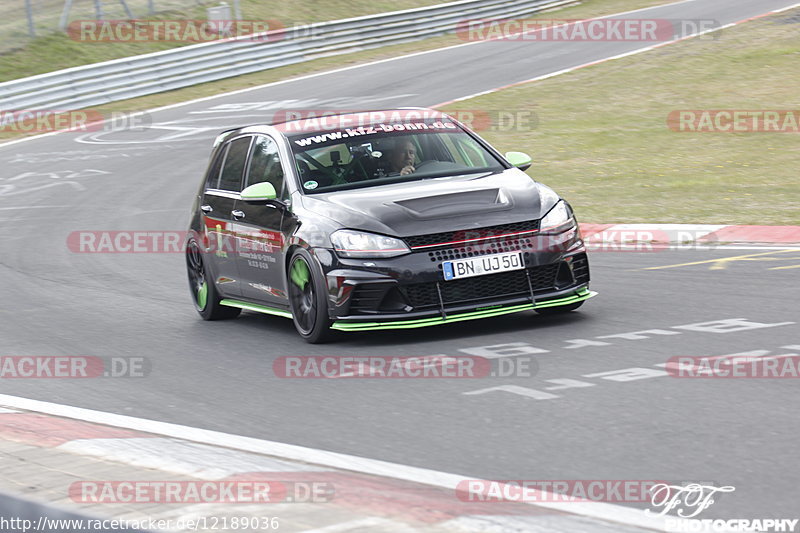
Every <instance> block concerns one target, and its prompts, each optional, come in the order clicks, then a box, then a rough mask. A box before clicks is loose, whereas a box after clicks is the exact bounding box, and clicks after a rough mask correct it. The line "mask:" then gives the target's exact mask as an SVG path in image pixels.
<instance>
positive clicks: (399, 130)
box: [287, 118, 504, 194]
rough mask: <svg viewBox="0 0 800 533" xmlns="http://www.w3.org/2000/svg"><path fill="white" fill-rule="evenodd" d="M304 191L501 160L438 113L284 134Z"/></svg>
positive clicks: (464, 169) (434, 174)
mask: <svg viewBox="0 0 800 533" xmlns="http://www.w3.org/2000/svg"><path fill="white" fill-rule="evenodd" d="M287 137H288V138H289V141H290V144H291V146H292V150H293V151H294V159H295V163H296V165H297V171H298V175H299V176H300V185H301V187H302V189H303V192H305V193H306V194H316V193H323V192H332V191H338V190H343V189H354V188H361V187H375V186H378V185H384V184H389V183H396V182H400V181H416V180H422V179H431V178H441V177H446V176H457V175H464V174H473V173H483V172H499V171H502V170H503V168H504V167H503V165H502V164H501V163H500V161H499V160H498V159H497V157H495V156H494V155H493V154H491V153H490V152H489V151H488V150H486V148H484V147H483V146H482V145H481V143H479V142H478V141H477V140H476V139H474V138H473V137H472V136H470V135H469V134H468V133H467V132H465V131H464V130H463V129H461V128H460V127H459V126H458V125H457V124H456V123H454V122H452V121H450V120H447V119H446V118H439V119H436V120H431V119H425V120H419V121H411V120H409V121H404V122H388V123H377V124H370V125H367V126H356V127H353V128H340V129H335V130H326V131H324V132H318V131H317V132H313V133H309V132H303V133H297V134H293V135H287Z"/></svg>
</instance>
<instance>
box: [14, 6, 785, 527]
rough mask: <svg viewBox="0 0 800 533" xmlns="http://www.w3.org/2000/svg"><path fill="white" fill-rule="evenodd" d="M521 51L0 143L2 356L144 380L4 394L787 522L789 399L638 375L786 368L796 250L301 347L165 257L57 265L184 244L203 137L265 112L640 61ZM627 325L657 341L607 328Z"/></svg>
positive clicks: (625, 255)
mask: <svg viewBox="0 0 800 533" xmlns="http://www.w3.org/2000/svg"><path fill="white" fill-rule="evenodd" d="M792 3H793V1H792V0H690V1H687V2H681V3H678V4H674V5H671V6H665V7H661V8H653V9H649V10H646V11H640V12H637V13H632V14H629V15H626V17H632V18H634V17H635V18H672V19H716V20H718V21H719V22H720V23H721V24H727V23H730V22H735V21H739V20H743V19H746V18H749V17H752V16H756V15H758V14H761V13H765V12H768V11H770V10H773V9H779V8H782V7H785V6H788V5H791V4H792ZM532 44H533V43H524V42H523V43H509V42H490V43H480V44H473V45H469V46H461V47H456V48H451V49H447V50H443V51H439V52H435V53H427V54H421V55H416V56H412V57H408V58H403V59H399V60H395V61H389V62H382V63H378V64H373V65H368V66H364V67H360V68H357V69H349V70H346V71H341V72H333V73H331V74H327V75H323V76H315V77H310V78H307V79H301V80H297V81H293V82H288V83H282V84H277V85H272V86H268V87H264V88H260V89H257V90H251V91H247V92H242V93H239V94H234V95H228V96H223V97H219V98H214V99H208V100H205V101H201V102H196V103H191V104H189V105H184V106H179V107H174V108H171V109H166V110H162V111H157V112H155V113H153V114H152V119H153V125H152V127H151V128H149V129H147V130H145V131H139V132H95V133H90V134H82V135H78V134H72V133H67V134H60V135H56V136H47V137H42V138H39V139H35V140H31V141H27V142H24V143H17V144H11V145H7V146H0V161H2V164H0V168H2V171H0V222H1V224H0V235H1V236H2V237H1V239H2V241H0V242H2V243H3V246H2V247H3V253H2V258H0V272H2V280H3V281H2V299H3V305H2V309H0V313H1V315H0V317H1V318H0V338H2V347H3V348H2V351H3V353H4V354H13V355H96V356H104V357H106V356H132V355H137V356H143V357H145V358H146V359H147V361H148V362H149V364H150V365H151V366H152V370H151V372H150V374H149V375H148V376H147V377H146V378H126V379H92V380H19V381H12V380H4V381H3V384H2V392H3V393H4V394H10V395H17V396H22V397H27V398H34V399H39V400H44V401H49V402H55V403H62V404H66V405H72V406H79V407H86V408H91V409H97V410H101V411H108V412H114V413H120V414H127V415H131V416H137V417H142V418H147V419H154V420H161V421H167V422H174V423H179V424H184V425H188V426H194V427H201V428H207V429H213V430H220V431H225V432H229V433H234V434H238V435H246V436H253V437H258V438H263V439H269V440H274V441H279V442H287V443H293V444H299V445H303V446H308V447H313V448H320V449H324V450H333V451H337V452H343V453H349V454H353V455H358V456H363V457H369V458H375V459H382V460H386V461H391V462H396V463H402V464H408V465H413V466H419V467H425V468H430V469H434V470H440V471H445V472H454V473H459V474H464V475H469V476H475V477H479V478H486V479H669V480H693V481H701V480H702V481H713V482H715V483H718V484H724V485H733V486H735V487H736V492H735V493H734V494H735V497H734V495H726V496H723V497H722V498H720V500H719V502H718V503H717V504H715V505H714V506H713V507H712V508H710V509H709V510H708V511H707V512H706V513H705V514H704V516H703V517H704V518H715V517H723V518H735V517H758V518H762V517H790V516H792V515H791V513H792V512H793V511H796V509H797V503H796V502H797V501H798V500H800V489H799V488H798V487H797V485H796V483H795V480H796V479H798V478H800V464H798V462H797V461H796V455H795V451H796V442H797V438H798V435H800V432H798V430H797V424H796V422H797V416H796V406H797V405H798V402H800V393H799V392H798V391H797V388H796V386H795V383H794V382H793V381H792V380H734V379H731V380H702V379H678V378H674V377H669V376H665V372H664V371H663V367H659V366H657V365H660V364H662V365H663V364H664V363H666V362H667V360H668V359H669V358H670V357H674V356H680V355H691V356H703V355H723V354H732V353H740V352H750V351H754V350H766V351H769V352H770V353H772V354H776V353H778V354H779V353H787V352H791V351H794V352H800V334H799V333H798V331H799V329H800V328H798V325H797V324H798V323H800V310H799V309H800V307H799V306H798V304H797V302H798V301H800V286H798V284H797V272H798V271H797V269H775V268H774V267H776V266H791V265H798V264H800V250H797V251H796V252H783V253H778V250H763V252H773V251H774V252H775V253H769V254H766V255H759V256H756V257H742V258H741V259H737V260H731V261H725V262H719V261H716V262H715V261H713V260H717V259H721V258H731V257H740V256H749V255H752V254H758V253H761V252H762V251H759V250H740V249H728V248H719V249H716V250H684V251H653V252H619V251H616V252H596V253H594V254H592V255H590V262H591V264H592V277H593V284H592V288H593V289H594V290H596V291H598V292H599V293H600V296H599V297H597V298H595V299H593V300H590V301H589V302H587V303H586V304H585V305H584V307H583V308H582V309H581V311H580V312H576V313H573V314H572V315H570V316H565V317H540V316H537V315H535V314H533V313H531V314H527V313H524V314H517V315H508V316H505V317H499V318H494V319H489V320H485V321H479V322H468V323H462V324H454V325H451V326H447V327H439V328H427V329H422V330H412V331H409V332H403V331H400V332H396V333H395V332H376V333H360V334H347V335H343V336H342V337H341V340H340V341H339V342H338V343H335V344H329V345H318V346H310V345H307V344H305V343H303V342H302V341H301V339H300V338H299V337H298V336H297V335H296V333H295V331H294V329H293V326H292V323H291V321H289V320H286V319H282V318H273V317H268V316H264V315H257V314H251V313H245V314H243V315H242V317H240V318H239V319H238V320H234V321H227V322H215V323H207V322H203V321H201V320H200V318H199V317H198V316H197V314H196V312H195V311H194V309H193V308H192V305H191V300H190V296H189V293H188V289H187V283H186V274H185V268H184V258H183V256H182V254H180V253H176V254H81V253H73V252H71V251H70V250H69V249H68V248H67V245H66V241H67V236H68V234H70V233H71V232H73V231H79V230H153V231H155V230H159V231H170V230H185V229H186V227H187V224H188V218H189V208H190V204H191V201H192V196H193V194H194V193H195V191H196V189H197V186H198V183H199V179H200V175H201V173H202V172H203V170H204V169H205V166H206V163H207V157H208V153H209V148H210V143H211V140H212V139H213V137H214V135H215V134H216V133H217V132H219V131H221V130H222V129H224V128H227V127H233V126H238V125H242V124H244V123H254V122H258V121H260V120H265V119H267V120H268V119H269V117H270V116H271V114H272V113H273V112H274V111H275V110H278V109H284V108H286V107H297V108H343V109H348V108H355V107H357V108H385V107H393V106H399V105H421V106H428V105H435V104H438V103H441V102H444V101H448V100H451V99H455V98H458V97H462V96H466V95H469V94H473V93H477V92H480V91H484V90H488V89H491V88H493V87H496V86H500V85H505V84H509V83H513V82H516V81H521V80H526V79H530V78H534V77H537V76H541V75H544V74H547V73H550V72H554V71H558V70H562V69H565V68H569V67H572V66H577V65H581V64H584V63H588V62H591V61H595V60H598V59H602V58H604V57H609V56H614V55H618V54H621V53H625V52H627V51H631V50H635V49H636V48H640V47H641V43H638V44H637V43H630V42H628V43H626V42H608V43H601V44H597V43H594V44H591V45H585V44H582V43H535V45H536V46H537V48H536V53H535V54H532V53H531V52H530V50H531V45H532ZM498 54H502V57H503V58H504V62H499V61H496V59H493V58H496V57H498ZM287 100H292V101H291V102H287ZM502 148H505V149H509V150H511V149H513V148H514V147H502ZM534 157H535V156H534ZM538 178H539V179H540V180H541V181H543V182H544V183H548V181H547V179H546V177H538ZM548 184H549V185H551V186H553V187H554V188H555V189H556V190H558V184H557V183H548ZM592 222H595V221H592ZM597 222H599V221H597ZM687 222H693V221H687ZM698 261H705V262H702V263H700V264H691V265H685V263H695V262H698ZM651 267H668V268H656V269H653V268H651ZM734 319H736V320H734ZM719 321H723V322H719ZM709 322H715V323H714V324H708V323H709ZM644 330H655V331H650V332H649V333H641V334H638V335H626V334H630V333H631V332H641V331H644ZM588 341H591V342H588ZM509 343H517V345H518V349H524V350H527V351H528V352H530V353H532V354H534V355H535V359H536V361H537V363H538V372H537V374H536V375H535V376H534V377H530V378H499V377H495V378H486V379H478V380H475V379H473V380H463V379H452V380H296V379H295V380H289V379H278V378H275V377H274V375H273V372H272V363H273V361H274V360H275V359H276V358H277V357H280V356H285V355H431V354H449V355H464V354H469V353H475V354H480V353H483V352H480V351H476V349H477V348H480V347H487V346H494V345H499V344H509ZM519 346H521V347H522V348H519ZM792 347H794V348H792ZM632 368H635V369H640V370H636V371H631V370H630V369H632ZM641 369H644V370H641ZM623 370H625V371H626V372H620V371H623ZM634 374H635V379H634V378H632V377H631V376H632V375H634ZM553 380H558V381H553ZM564 380H570V381H564ZM509 385H514V386H517V387H521V389H520V388H516V389H515V388H509V387H506V386H509ZM495 387H506V388H505V389H493V388H495ZM488 389H493V390H488ZM523 391H528V392H527V393H524V392H523ZM531 391H533V392H531Z"/></svg>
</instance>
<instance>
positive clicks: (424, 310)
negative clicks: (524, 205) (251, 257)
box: [314, 237, 596, 331]
mask: <svg viewBox="0 0 800 533" xmlns="http://www.w3.org/2000/svg"><path fill="white" fill-rule="evenodd" d="M495 244H496V246H495ZM495 244H492V245H491V246H488V247H484V248H483V249H481V250H478V251H475V250H474V249H469V251H465V250H464V249H463V248H462V249H458V248H449V249H439V250H432V251H427V250H425V251H415V252H413V253H410V254H406V255H404V256H400V257H395V258H391V259H369V260H362V259H344V258H340V257H338V256H337V255H336V254H335V253H333V252H332V251H330V250H327V249H322V248H317V249H314V255H315V256H316V257H317V259H318V260H319V262H320V264H321V266H322V269H323V272H324V274H325V277H326V281H327V286H328V300H329V306H328V307H329V316H330V318H331V319H332V320H333V326H332V327H333V328H334V329H338V330H343V331H362V330H374V329H407V328H418V327H426V326H434V325H440V324H445V323H450V322H460V321H464V320H476V319H480V318H487V317H490V316H497V315H503V314H507V313H515V312H519V311H526V310H531V309H537V308H543V307H556V306H562V305H570V304H573V303H577V302H580V301H583V300H586V299H588V298H591V297H593V296H594V295H595V294H596V293H594V292H592V291H590V290H589V263H588V258H587V256H586V250H585V248H584V246H583V242H582V241H581V240H580V238H579V237H578V238H577V239H575V240H570V242H569V243H568V246H565V247H562V248H559V249H555V250H551V249H542V247H541V246H538V247H537V243H536V242H535V241H533V240H531V241H525V240H523V239H520V240H517V241H513V242H498V243H495ZM565 250H566V251H565ZM507 251H521V252H523V258H524V263H525V268H524V269H522V270H513V271H508V272H501V273H496V274H488V275H483V276H476V277H471V278H463V279H458V280H453V281H444V275H443V273H442V263H443V262H444V261H449V260H453V259H460V258H463V257H474V256H481V255H490V254H493V253H500V252H507Z"/></svg>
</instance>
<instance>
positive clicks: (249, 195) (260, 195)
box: [241, 181, 278, 204]
mask: <svg viewBox="0 0 800 533" xmlns="http://www.w3.org/2000/svg"><path fill="white" fill-rule="evenodd" d="M277 196H278V195H277V194H276V193H275V187H273V185H272V184H271V183H270V182H268V181H264V182H261V183H254V184H253V185H250V186H249V187H245V189H244V190H243V191H242V194H241V197H242V200H243V201H245V202H247V203H253V204H255V203H264V202H268V201H270V200H274V199H275V198H277Z"/></svg>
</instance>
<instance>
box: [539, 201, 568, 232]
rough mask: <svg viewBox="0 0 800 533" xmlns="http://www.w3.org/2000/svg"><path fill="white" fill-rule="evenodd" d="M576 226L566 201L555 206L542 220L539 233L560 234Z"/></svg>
mask: <svg viewBox="0 0 800 533" xmlns="http://www.w3.org/2000/svg"><path fill="white" fill-rule="evenodd" d="M573 226H575V219H574V218H572V213H571V212H570V210H569V208H568V207H567V204H566V202H564V200H559V202H558V203H557V204H556V205H554V206H553V208H552V209H551V210H550V211H548V212H547V214H546V215H545V216H544V218H542V223H541V224H540V225H539V231H540V232H542V233H560V232H562V231H565V230H568V229H570V228H572V227H573Z"/></svg>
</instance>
